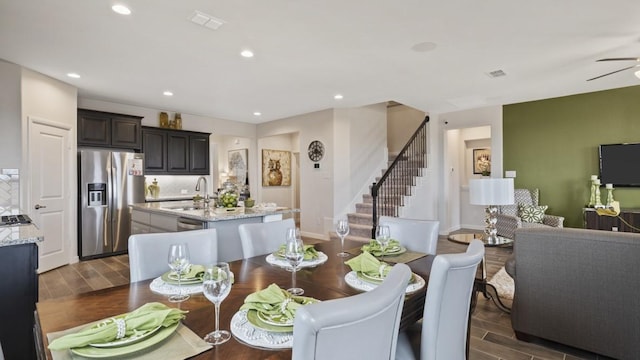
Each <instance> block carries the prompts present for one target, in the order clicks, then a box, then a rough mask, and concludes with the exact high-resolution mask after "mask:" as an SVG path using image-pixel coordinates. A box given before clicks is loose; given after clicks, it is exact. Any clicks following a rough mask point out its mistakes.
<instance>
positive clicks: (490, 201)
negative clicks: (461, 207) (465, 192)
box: [469, 178, 514, 205]
mask: <svg viewBox="0 0 640 360" xmlns="http://www.w3.org/2000/svg"><path fill="white" fill-rule="evenodd" d="M469 202H470V203H471V204H472V205H510V204H513V203H514V197H513V179H512V178H508V179H497V178H492V179H471V180H469Z"/></svg>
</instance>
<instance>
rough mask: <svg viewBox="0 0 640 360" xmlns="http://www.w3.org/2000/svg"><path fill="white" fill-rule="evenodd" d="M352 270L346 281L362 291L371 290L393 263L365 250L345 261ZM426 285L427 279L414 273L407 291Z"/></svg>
mask: <svg viewBox="0 0 640 360" xmlns="http://www.w3.org/2000/svg"><path fill="white" fill-rule="evenodd" d="M345 264H346V265H348V266H349V267H350V268H351V270H352V271H350V272H348V273H347V274H346V275H345V276H344V280H345V282H346V283H347V284H348V285H349V286H351V287H353V288H354V289H357V290H360V291H371V290H373V289H375V288H376V287H377V286H378V285H380V284H381V283H382V282H383V281H384V279H385V277H386V276H387V274H388V273H389V271H391V268H392V265H389V264H387V263H385V262H382V261H380V260H378V259H376V257H375V256H373V255H372V254H371V253H369V252H368V251H363V252H362V254H360V255H358V256H356V257H354V258H353V259H350V260H348V261H345ZM425 285H426V281H425V280H424V279H423V278H422V277H421V276H420V275H418V274H416V273H413V274H412V276H411V279H410V280H409V284H407V289H406V293H407V294H411V293H414V292H416V291H418V290H420V289H422V288H423V287H424V286H425Z"/></svg>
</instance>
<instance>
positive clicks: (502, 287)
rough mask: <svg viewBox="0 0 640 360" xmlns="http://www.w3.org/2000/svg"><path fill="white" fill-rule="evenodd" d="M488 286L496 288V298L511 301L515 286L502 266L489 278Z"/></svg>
mask: <svg viewBox="0 0 640 360" xmlns="http://www.w3.org/2000/svg"><path fill="white" fill-rule="evenodd" d="M489 284H491V285H493V286H495V287H496V289H497V290H498V296H500V297H501V298H503V299H508V300H513V293H514V292H515V285H514V282H513V278H512V277H511V276H509V274H507V271H506V270H505V268H504V266H503V267H501V268H500V270H498V272H497V273H496V274H495V275H493V276H492V277H491V280H489Z"/></svg>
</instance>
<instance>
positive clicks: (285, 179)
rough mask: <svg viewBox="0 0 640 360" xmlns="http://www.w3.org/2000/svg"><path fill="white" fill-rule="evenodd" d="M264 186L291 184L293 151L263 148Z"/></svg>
mask: <svg viewBox="0 0 640 360" xmlns="http://www.w3.org/2000/svg"><path fill="white" fill-rule="evenodd" d="M262 186H291V152H290V151H285V150H268V149H262Z"/></svg>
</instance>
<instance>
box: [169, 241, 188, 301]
mask: <svg viewBox="0 0 640 360" xmlns="http://www.w3.org/2000/svg"><path fill="white" fill-rule="evenodd" d="M167 262H168V263H169V267H170V268H171V270H173V271H174V272H175V273H176V274H178V294H175V295H171V296H169V301H171V302H181V301H185V300H187V299H188V298H189V294H184V293H183V292H182V274H183V273H184V272H185V270H187V269H188V268H189V265H190V264H189V247H188V246H187V244H171V245H170V246H169V256H168V259H167Z"/></svg>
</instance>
